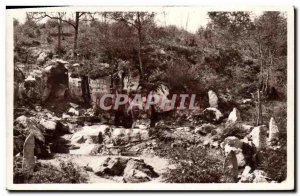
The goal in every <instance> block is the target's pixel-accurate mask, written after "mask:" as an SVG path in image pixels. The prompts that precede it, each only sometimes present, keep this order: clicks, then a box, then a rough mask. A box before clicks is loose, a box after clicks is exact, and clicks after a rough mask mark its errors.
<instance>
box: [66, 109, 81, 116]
mask: <svg viewBox="0 0 300 196" xmlns="http://www.w3.org/2000/svg"><path fill="white" fill-rule="evenodd" d="M68 114H70V115H76V116H79V111H77V110H76V109H74V108H70V109H69V110H68Z"/></svg>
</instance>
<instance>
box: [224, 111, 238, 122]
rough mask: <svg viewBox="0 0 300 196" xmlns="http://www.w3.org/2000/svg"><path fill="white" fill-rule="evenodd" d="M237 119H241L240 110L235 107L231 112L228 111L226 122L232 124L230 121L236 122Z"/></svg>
mask: <svg viewBox="0 0 300 196" xmlns="http://www.w3.org/2000/svg"><path fill="white" fill-rule="evenodd" d="M238 121H241V115H240V112H239V111H238V110H237V109H236V108H233V110H232V112H230V114H229V116H228V119H227V121H226V124H232V123H236V122H238Z"/></svg>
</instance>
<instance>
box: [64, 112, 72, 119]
mask: <svg viewBox="0 0 300 196" xmlns="http://www.w3.org/2000/svg"><path fill="white" fill-rule="evenodd" d="M62 118H63V119H66V118H71V116H70V115H68V114H66V113H63V114H62Z"/></svg>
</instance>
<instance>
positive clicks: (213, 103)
mask: <svg viewBox="0 0 300 196" xmlns="http://www.w3.org/2000/svg"><path fill="white" fill-rule="evenodd" d="M208 99H209V106H210V107H211V108H218V96H217V94H216V93H215V92H214V91H212V90H210V91H208Z"/></svg>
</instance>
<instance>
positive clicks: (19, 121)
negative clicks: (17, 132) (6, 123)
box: [15, 115, 28, 128]
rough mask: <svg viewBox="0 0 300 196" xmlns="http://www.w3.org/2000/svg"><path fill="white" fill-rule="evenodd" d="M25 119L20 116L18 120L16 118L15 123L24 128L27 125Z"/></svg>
mask: <svg viewBox="0 0 300 196" xmlns="http://www.w3.org/2000/svg"><path fill="white" fill-rule="evenodd" d="M27 119H28V118H27V117H26V116H24V115H22V116H19V117H18V118H16V120H15V122H16V123H17V124H20V125H22V126H23V127H24V128H26V127H27V126H28V125H27Z"/></svg>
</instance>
